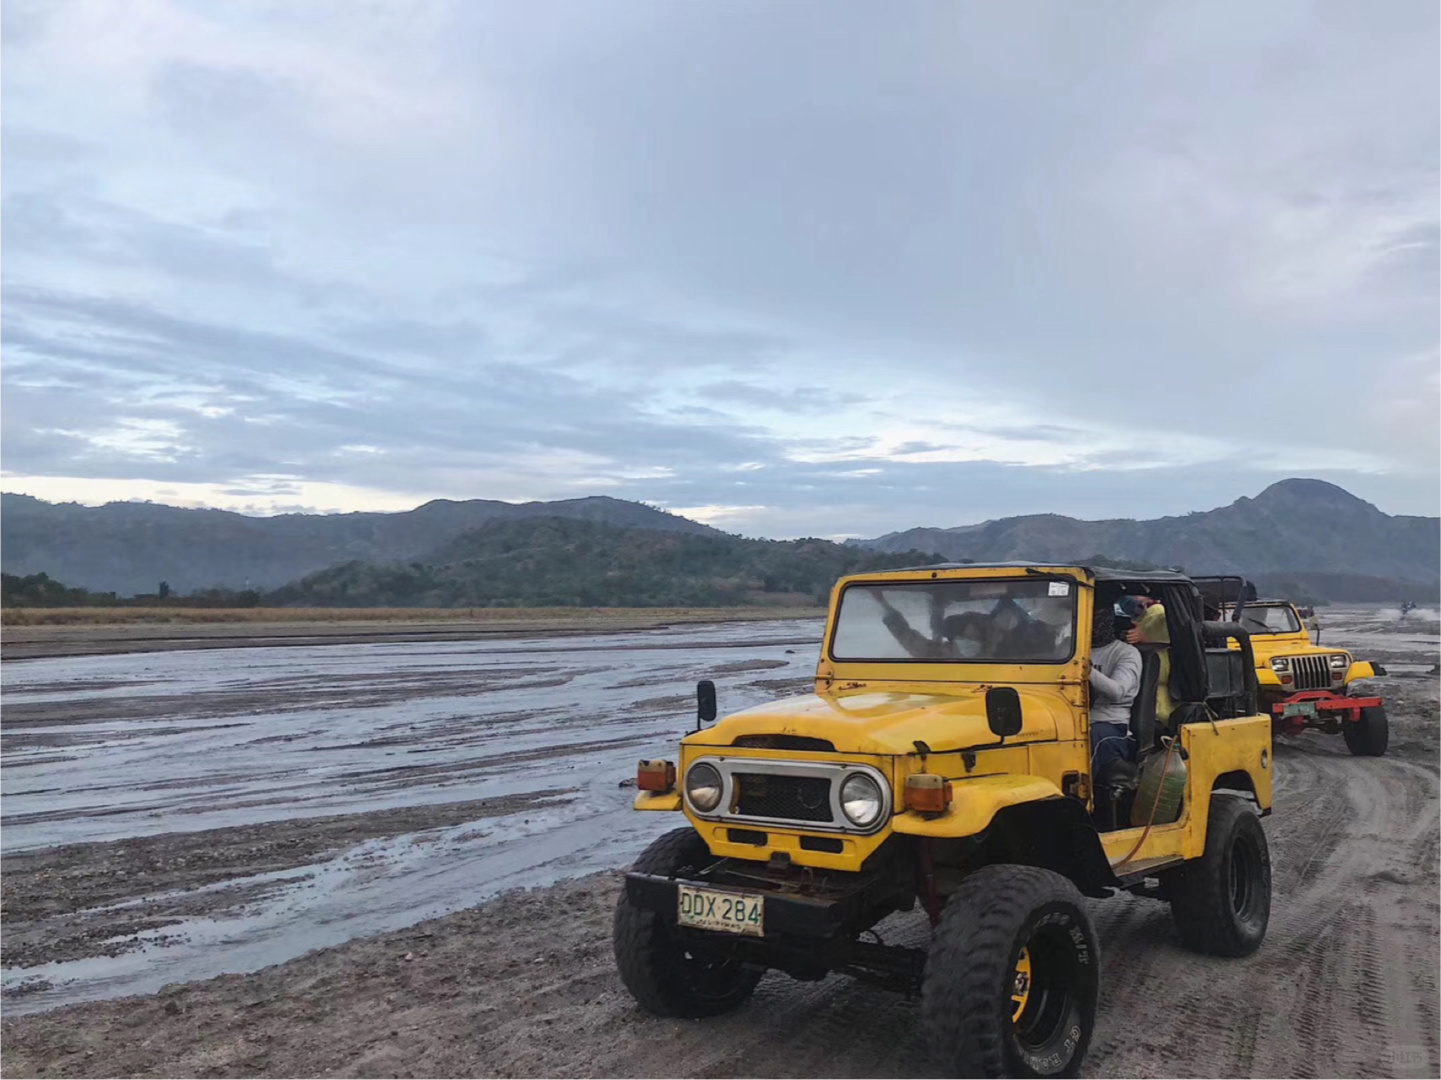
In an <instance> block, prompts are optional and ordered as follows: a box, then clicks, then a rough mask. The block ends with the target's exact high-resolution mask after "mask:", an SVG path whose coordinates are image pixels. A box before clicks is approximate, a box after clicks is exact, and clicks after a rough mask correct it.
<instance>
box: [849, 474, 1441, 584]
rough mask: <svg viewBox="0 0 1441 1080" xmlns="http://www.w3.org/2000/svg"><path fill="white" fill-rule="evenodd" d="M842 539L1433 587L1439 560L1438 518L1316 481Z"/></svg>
mask: <svg viewBox="0 0 1441 1080" xmlns="http://www.w3.org/2000/svg"><path fill="white" fill-rule="evenodd" d="M847 543H849V544H853V545H856V546H859V547H865V548H869V549H871V550H873V551H902V550H907V549H911V548H920V549H922V550H925V551H936V552H939V553H940V554H942V555H944V556H945V557H946V558H948V559H954V560H967V559H968V560H971V561H974V562H991V561H1001V560H1007V559H1033V560H1037V561H1041V562H1045V561H1048V560H1062V561H1064V560H1066V559H1076V558H1085V557H1086V556H1087V555H1089V553H1091V552H1104V553H1105V554H1106V555H1108V556H1110V557H1112V558H1115V559H1125V560H1130V561H1136V562H1144V563H1150V564H1152V565H1156V566H1181V567H1184V568H1185V569H1186V570H1188V571H1190V572H1191V573H1208V574H1244V575H1248V576H1252V577H1267V576H1270V577H1275V576H1276V575H1292V576H1295V575H1298V574H1301V575H1313V576H1318V575H1352V576H1357V575H1359V576H1365V577H1371V578H1377V579H1390V580H1394V581H1399V582H1409V583H1413V584H1424V585H1431V584H1434V583H1435V582H1436V581H1437V578H1438V565H1441V519H1438V518H1432V517H1408V516H1402V515H1396V516H1393V515H1391V514H1386V513H1383V512H1382V511H1380V510H1378V509H1377V508H1376V507H1375V506H1373V505H1371V504H1370V503H1368V502H1366V501H1364V500H1362V499H1358V498H1357V497H1356V496H1354V495H1352V494H1351V493H1350V492H1348V491H1346V490H1345V489H1344V488H1340V487H1337V486H1336V485H1335V484H1328V483H1326V482H1325V481H1323V480H1301V479H1293V480H1282V481H1280V482H1278V483H1275V484H1272V485H1271V486H1270V487H1268V488H1266V490H1264V491H1262V492H1261V493H1260V494H1259V495H1257V496H1256V497H1255V498H1240V499H1237V500H1236V501H1235V502H1233V503H1232V504H1231V505H1229V506H1222V507H1219V508H1217V509H1215V510H1205V511H1198V512H1195V513H1191V514H1185V515H1182V516H1180V517H1161V518H1153V519H1151V520H1149V521H1134V520H1131V519H1129V518H1116V519H1111V520H1106V521H1081V520H1078V519H1076V518H1070V517H1063V516H1061V515H1059V514H1029V515H1026V516H1024V517H1011V518H1000V519H998V520H995V521H986V522H982V523H981V524H979V525H963V526H960V527H958V528H949V529H944V528H919V529H907V530H905V531H904V532H894V533H887V534H886V535H885V536H880V537H876V538H875V539H872V540H849V541H847Z"/></svg>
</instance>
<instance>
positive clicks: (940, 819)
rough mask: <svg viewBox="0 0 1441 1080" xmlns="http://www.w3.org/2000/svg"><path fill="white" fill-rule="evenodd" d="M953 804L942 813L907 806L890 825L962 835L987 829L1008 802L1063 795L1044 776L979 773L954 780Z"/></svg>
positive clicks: (936, 834) (919, 833)
mask: <svg viewBox="0 0 1441 1080" xmlns="http://www.w3.org/2000/svg"><path fill="white" fill-rule="evenodd" d="M951 790H952V793H953V794H952V798H951V805H950V806H949V807H948V808H947V809H946V811H945V813H942V814H922V813H920V812H918V811H915V810H907V811H906V812H905V813H901V814H897V815H896V816H895V817H894V818H892V819H891V828H893V829H894V830H895V831H896V832H898V833H904V834H907V835H909V836H929V837H932V838H945V839H951V840H955V839H961V838H963V837H967V836H977V835H979V834H980V833H982V832H984V831H985V830H986V829H987V828H988V827H989V826H990V824H991V821H992V819H994V818H995V816H996V815H997V814H998V813H1000V812H1001V811H1002V810H1004V809H1005V808H1006V807H1008V806H1018V805H1021V804H1023V803H1033V802H1039V801H1040V800H1042V799H1061V798H1064V797H1065V796H1063V795H1062V794H1061V789H1060V788H1058V787H1056V785H1055V784H1053V783H1051V781H1049V780H1047V779H1045V778H1044V777H1041V776H1026V775H1020V776H1016V775H1001V776H977V777H975V778H973V779H961V780H954V779H953V780H952V781H951Z"/></svg>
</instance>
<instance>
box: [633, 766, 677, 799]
mask: <svg viewBox="0 0 1441 1080" xmlns="http://www.w3.org/2000/svg"><path fill="white" fill-rule="evenodd" d="M635 786H636V787H638V788H640V789H641V790H642V791H669V790H670V789H671V788H673V787H675V763H674V762H671V761H661V760H659V759H657V760H655V761H642V762H641V763H640V765H639V767H638V768H637V769H636V770H635Z"/></svg>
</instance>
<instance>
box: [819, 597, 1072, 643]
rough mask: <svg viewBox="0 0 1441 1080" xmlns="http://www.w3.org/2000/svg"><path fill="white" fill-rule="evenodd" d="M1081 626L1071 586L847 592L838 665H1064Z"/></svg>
mask: <svg viewBox="0 0 1441 1080" xmlns="http://www.w3.org/2000/svg"><path fill="white" fill-rule="evenodd" d="M1075 622H1076V585H1075V583H1074V582H1072V581H1065V580H1059V579H1044V578H1042V579H1035V578H1031V579H1027V580H1024V581H997V580H994V579H986V580H969V581H915V582H897V583H895V584H880V583H877V584H874V585H868V584H855V585H848V586H846V588H845V591H844V592H842V593H841V602H840V607H839V609H838V610H837V612H836V625H835V629H834V631H833V632H832V634H831V659H833V660H838V661H847V660H862V661H865V660H873V661H874V660H928V661H937V660H940V661H950V660H955V661H969V662H981V663H986V662H989V663H1059V662H1062V661H1065V660H1069V659H1070V657H1071V653H1072V651H1073V649H1074V647H1075Z"/></svg>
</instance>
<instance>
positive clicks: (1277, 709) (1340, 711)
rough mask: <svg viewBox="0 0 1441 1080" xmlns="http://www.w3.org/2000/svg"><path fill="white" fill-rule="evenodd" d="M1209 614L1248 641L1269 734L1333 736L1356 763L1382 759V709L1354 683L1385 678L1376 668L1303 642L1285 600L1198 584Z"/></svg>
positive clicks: (1237, 581) (1240, 586) (1242, 585)
mask: <svg viewBox="0 0 1441 1080" xmlns="http://www.w3.org/2000/svg"><path fill="white" fill-rule="evenodd" d="M1195 581H1196V584H1197V585H1199V586H1200V587H1201V591H1202V593H1203V594H1204V595H1205V597H1206V602H1207V606H1208V609H1209V611H1210V614H1212V615H1214V616H1215V617H1216V618H1219V619H1222V620H1226V621H1231V622H1238V623H1240V625H1242V626H1244V627H1245V628H1246V630H1247V631H1248V633H1249V634H1250V638H1251V648H1252V651H1253V652H1254V654H1255V657H1256V683H1257V687H1258V690H1259V692H1260V700H1261V707H1262V708H1263V709H1264V710H1265V711H1267V712H1269V713H1270V714H1271V719H1272V724H1273V725H1274V729H1275V733H1276V734H1278V735H1299V734H1301V732H1303V731H1305V730H1306V729H1308V728H1310V729H1312V730H1317V731H1323V732H1325V733H1327V734H1329V735H1335V734H1338V733H1339V734H1341V735H1342V736H1344V737H1345V739H1346V748H1347V749H1348V750H1350V751H1351V753H1353V754H1356V755H1359V756H1362V757H1380V756H1381V755H1382V754H1384V753H1385V752H1386V745H1387V742H1388V730H1387V723H1386V707H1385V703H1384V702H1383V701H1382V699H1381V698H1380V697H1377V696H1374V695H1371V694H1369V693H1366V692H1363V691H1362V690H1361V688H1360V687H1359V686H1356V685H1355V684H1356V683H1357V682H1358V681H1359V680H1361V679H1369V678H1372V677H1373V676H1377V675H1385V674H1386V669H1385V668H1384V667H1382V666H1381V665H1380V664H1377V663H1373V662H1369V661H1366V660H1356V659H1355V658H1354V657H1352V655H1351V653H1350V652H1349V651H1347V650H1346V649H1339V648H1325V647H1323V646H1322V645H1321V644H1320V627H1319V626H1318V625H1314V620H1315V616H1314V614H1313V615H1312V617H1311V618H1312V623H1313V625H1312V626H1311V629H1314V630H1315V631H1316V635H1317V641H1316V642H1315V643H1313V642H1312V641H1311V635H1310V634H1309V633H1308V632H1307V627H1306V625H1305V624H1303V623H1302V621H1301V616H1300V613H1299V612H1298V611H1297V610H1296V607H1295V605H1293V604H1292V603H1291V602H1290V601H1289V600H1266V599H1259V598H1257V596H1256V587H1255V586H1254V585H1252V584H1251V583H1250V582H1249V581H1246V580H1244V579H1243V578H1239V577H1229V576H1227V577H1198V578H1196V579H1195Z"/></svg>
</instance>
